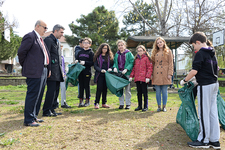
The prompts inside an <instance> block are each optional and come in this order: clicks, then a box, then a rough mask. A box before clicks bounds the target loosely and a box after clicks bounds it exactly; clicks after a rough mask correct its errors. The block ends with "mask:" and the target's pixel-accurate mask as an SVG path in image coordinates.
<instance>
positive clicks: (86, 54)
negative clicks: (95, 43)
mask: <svg viewBox="0 0 225 150" xmlns="http://www.w3.org/2000/svg"><path fill="white" fill-rule="evenodd" d="M93 57H94V52H93V51H92V49H91V48H90V49H88V50H84V49H82V50H81V51H80V52H79V53H78V54H77V57H76V60H78V61H79V62H80V61H85V64H84V66H85V69H84V70H83V71H82V72H84V73H85V74H86V75H91V66H93V65H94V62H93Z"/></svg>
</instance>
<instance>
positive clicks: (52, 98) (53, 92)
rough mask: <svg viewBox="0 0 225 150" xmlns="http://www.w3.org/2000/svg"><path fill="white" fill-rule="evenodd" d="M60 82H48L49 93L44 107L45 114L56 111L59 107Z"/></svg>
mask: <svg viewBox="0 0 225 150" xmlns="http://www.w3.org/2000/svg"><path fill="white" fill-rule="evenodd" d="M59 88H60V82H59V81H50V80H47V92H46V95H45V103H44V106H43V114H48V113H49V110H50V111H54V109H56V108H57V107H58V105H59V104H58V102H57V98H58V96H59Z"/></svg>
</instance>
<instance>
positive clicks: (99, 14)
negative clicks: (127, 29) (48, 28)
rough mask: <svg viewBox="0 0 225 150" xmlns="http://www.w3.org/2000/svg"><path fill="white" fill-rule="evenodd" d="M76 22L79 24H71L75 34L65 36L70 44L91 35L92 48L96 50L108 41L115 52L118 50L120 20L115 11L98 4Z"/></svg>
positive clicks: (72, 44)
mask: <svg viewBox="0 0 225 150" xmlns="http://www.w3.org/2000/svg"><path fill="white" fill-rule="evenodd" d="M76 22H77V24H74V23H71V24H69V27H70V29H71V31H72V32H73V34H74V35H73V36H65V37H66V41H67V42H68V43H69V44H70V46H75V45H77V44H78V40H79V39H80V38H84V37H89V38H91V39H92V46H91V48H92V49H93V50H94V51H95V50H96V49H97V48H98V46H100V44H101V43H104V42H106V43H108V44H109V45H110V46H111V48H112V50H114V52H115V51H116V40H117V39H118V38H119V35H118V31H119V22H118V20H117V18H116V16H115V12H114V11H108V10H107V9H105V7H104V6H98V7H96V8H95V9H94V10H93V11H92V12H91V13H89V14H88V15H86V16H85V15H81V18H80V19H77V20H76Z"/></svg>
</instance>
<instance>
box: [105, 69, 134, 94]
mask: <svg viewBox="0 0 225 150" xmlns="http://www.w3.org/2000/svg"><path fill="white" fill-rule="evenodd" d="M105 80H106V85H107V88H108V89H109V90H110V91H111V92H112V93H113V94H115V95H116V96H117V97H121V96H122V95H123V88H124V87H125V86H127V85H128V84H129V83H130V81H129V79H128V78H127V77H126V75H123V74H122V73H121V72H119V73H115V72H112V71H111V72H108V71H106V73H105Z"/></svg>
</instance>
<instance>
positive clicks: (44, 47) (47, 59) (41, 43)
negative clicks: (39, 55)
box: [40, 38, 49, 64]
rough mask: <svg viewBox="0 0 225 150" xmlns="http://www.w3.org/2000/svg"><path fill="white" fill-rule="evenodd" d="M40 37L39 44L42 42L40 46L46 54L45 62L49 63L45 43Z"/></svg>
mask: <svg viewBox="0 0 225 150" xmlns="http://www.w3.org/2000/svg"><path fill="white" fill-rule="evenodd" d="M40 39H41V44H42V46H43V49H44V51H45V55H46V59H47V64H49V58H48V53H47V50H46V49H45V44H44V42H43V40H42V38H40Z"/></svg>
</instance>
